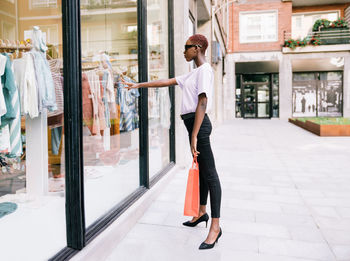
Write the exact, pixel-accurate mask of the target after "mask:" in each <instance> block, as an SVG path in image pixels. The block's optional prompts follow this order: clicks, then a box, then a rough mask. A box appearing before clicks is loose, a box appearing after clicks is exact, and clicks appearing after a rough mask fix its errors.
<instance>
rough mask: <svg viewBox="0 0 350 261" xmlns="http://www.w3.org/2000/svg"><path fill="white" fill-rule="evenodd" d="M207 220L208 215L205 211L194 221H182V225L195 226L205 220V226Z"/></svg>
mask: <svg viewBox="0 0 350 261" xmlns="http://www.w3.org/2000/svg"><path fill="white" fill-rule="evenodd" d="M208 220H209V216H208V214H207V213H205V214H204V215H202V216H201V217H200V218H198V219H197V220H196V221H194V222H191V221H186V222H184V223H182V225H184V226H186V227H195V226H197V225H198V224H199V223H201V222H203V221H205V227H207V226H208Z"/></svg>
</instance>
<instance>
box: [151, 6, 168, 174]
mask: <svg viewBox="0 0 350 261" xmlns="http://www.w3.org/2000/svg"><path fill="white" fill-rule="evenodd" d="M167 2H168V1H163V0H152V1H147V35H148V37H147V38H148V78H149V80H151V81H153V80H158V79H164V78H168V76H169V71H168V16H167V13H168V12H167V10H168V6H167ZM170 108H171V103H170V96H169V88H150V89H148V119H149V124H148V125H149V135H148V136H149V173H150V176H151V177H152V176H154V175H155V174H157V173H158V172H159V171H161V170H162V169H163V168H164V167H165V166H166V165H167V164H169V161H170V156H169V155H170V148H169V129H170Z"/></svg>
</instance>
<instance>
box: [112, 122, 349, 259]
mask: <svg viewBox="0 0 350 261" xmlns="http://www.w3.org/2000/svg"><path fill="white" fill-rule="evenodd" d="M184 142H187V140H186V141H184ZM212 147H213V151H214V155H215V158H216V164H217V170H218V173H219V176H220V179H221V184H222V190H223V198H222V218H221V226H222V229H223V236H222V237H221V238H220V240H219V243H218V244H217V245H216V246H215V248H214V249H212V250H206V251H199V250H198V246H199V245H200V243H201V242H202V241H203V240H204V239H205V237H206V234H207V231H208V229H206V228H205V227H204V225H203V223H202V224H200V225H199V226H198V227H195V228H188V227H184V226H182V222H183V221H185V220H187V219H188V218H186V217H184V216H183V215H182V211H183V201H184V194H185V187H186V180H187V172H188V169H178V170H177V173H175V175H174V177H173V178H172V179H171V181H170V182H169V183H168V185H167V186H166V187H165V188H164V190H163V191H162V193H161V194H160V195H159V196H158V197H157V198H156V199H155V200H154V201H153V202H152V204H151V206H150V207H149V209H148V210H147V211H146V212H145V213H144V215H143V217H142V218H141V219H139V220H138V222H137V224H136V225H135V226H134V227H133V228H132V230H131V231H130V232H129V233H128V234H127V235H126V237H125V238H124V239H123V240H122V241H121V242H120V243H119V244H118V245H117V246H116V247H115V249H114V250H113V251H112V252H111V253H110V254H109V257H108V258H107V259H106V260H107V261H114V260H128V261H134V260H135V261H141V260H147V261H149V260H152V261H157V260H159V261H160V260H162V261H163V260H167V261H170V260H191V261H194V260H215V261H218V260H237V261H255V260H257V261H315V260H323V261H333V260H337V261H349V260H350V139H349V138H345V137H318V136H316V135H314V134H312V133H309V132H307V131H305V130H303V129H301V128H298V127H296V126H294V125H292V124H290V123H288V122H284V121H282V120H234V121H231V122H229V123H227V124H225V125H222V126H219V127H218V128H216V129H214V131H213V135H212ZM208 212H209V213H210V206H208Z"/></svg>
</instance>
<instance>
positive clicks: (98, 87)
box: [81, 0, 140, 226]
mask: <svg viewBox="0 0 350 261" xmlns="http://www.w3.org/2000/svg"><path fill="white" fill-rule="evenodd" d="M81 41H82V80H83V82H82V93H83V97H82V98H83V147H84V173H85V204H86V223H87V226H89V225H90V224H91V223H92V222H94V221H96V220H97V219H98V218H99V217H100V216H102V215H103V214H105V213H106V212H107V211H109V210H110V209H111V208H112V207H113V206H115V205H116V204H117V203H119V202H120V201H122V200H123V199H124V198H125V197H127V196H128V195H129V194H131V193H132V192H133V191H134V190H135V189H136V188H137V187H138V186H139V113H138V99H139V96H140V94H139V91H138V90H137V89H134V90H132V91H128V90H127V89H126V88H124V87H125V86H124V85H123V84H122V83H121V79H122V78H124V80H125V81H130V82H132V81H134V82H137V81H138V57H137V7H136V1H132V0H129V1H127V0H123V1H111V0H110V1H101V2H98V1H81Z"/></svg>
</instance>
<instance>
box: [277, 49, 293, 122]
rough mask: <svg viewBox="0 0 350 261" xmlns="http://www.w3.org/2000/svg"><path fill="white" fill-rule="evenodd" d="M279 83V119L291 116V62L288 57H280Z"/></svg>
mask: <svg viewBox="0 0 350 261" xmlns="http://www.w3.org/2000/svg"><path fill="white" fill-rule="evenodd" d="M279 68H280V70H279V82H280V119H283V120H285V119H288V118H289V117H291V116H292V77H293V70H292V61H291V59H290V57H289V56H286V55H285V56H282V59H281V60H280V66H279Z"/></svg>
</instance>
